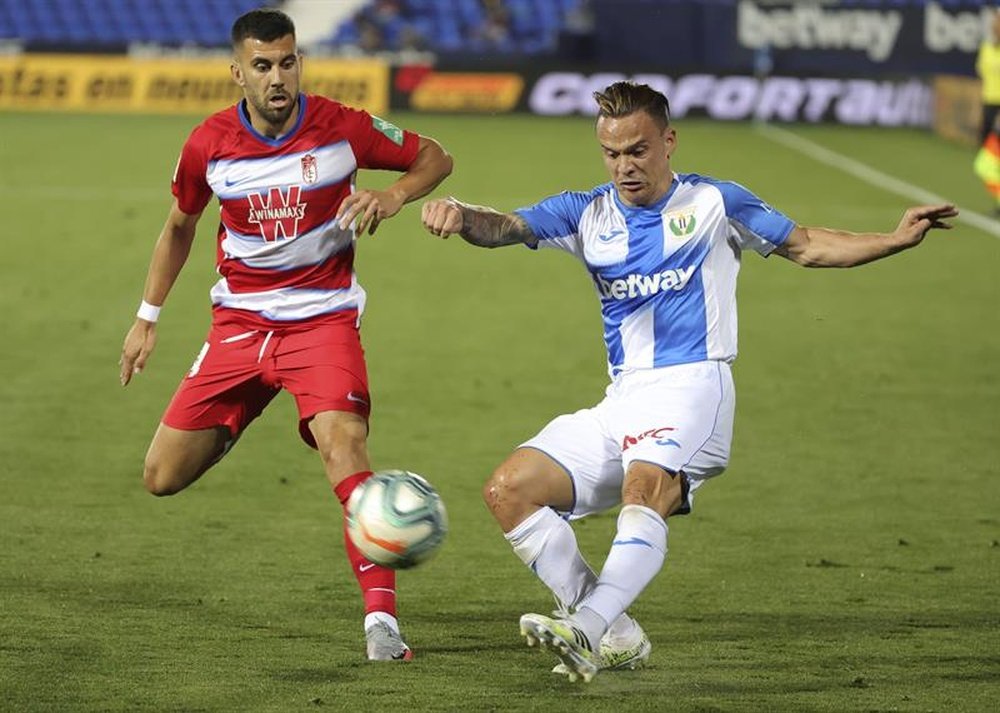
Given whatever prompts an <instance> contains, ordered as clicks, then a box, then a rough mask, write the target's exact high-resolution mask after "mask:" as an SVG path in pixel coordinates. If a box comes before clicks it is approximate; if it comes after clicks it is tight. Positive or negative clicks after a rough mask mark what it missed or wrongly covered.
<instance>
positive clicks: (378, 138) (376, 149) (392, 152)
mask: <svg viewBox="0 0 1000 713" xmlns="http://www.w3.org/2000/svg"><path fill="white" fill-rule="evenodd" d="M345 109H346V108H345ZM346 112H347V113H346V115H345V117H346V127H345V128H346V133H347V138H348V140H349V141H350V142H351V148H352V149H353V150H354V155H355V157H356V159H357V161H358V168H374V169H384V170H389V171H405V170H407V169H408V168H409V167H410V166H411V165H412V164H413V162H414V161H415V160H416V159H417V151H418V150H419V148H420V136H419V135H417V134H415V133H413V132H412V131H406V130H404V129H400V128H399V127H398V126H396V125H395V124H392V123H390V122H388V121H386V120H385V119H380V118H379V117H377V116H372V115H371V114H369V113H368V112H366V111H362V110H360V109H346Z"/></svg>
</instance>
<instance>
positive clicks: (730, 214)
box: [715, 181, 795, 255]
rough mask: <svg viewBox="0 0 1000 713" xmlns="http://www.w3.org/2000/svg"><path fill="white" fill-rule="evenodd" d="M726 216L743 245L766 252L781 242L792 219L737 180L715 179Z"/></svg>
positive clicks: (791, 227) (791, 225)
mask: <svg viewBox="0 0 1000 713" xmlns="http://www.w3.org/2000/svg"><path fill="white" fill-rule="evenodd" d="M715 185H716V187H717V188H718V189H719V191H720V192H721V193H722V202H723V204H724V206H725V210H726V217H727V218H728V219H729V222H730V223H731V224H732V225H733V227H734V228H735V229H736V232H737V233H738V234H739V237H740V239H741V244H742V246H743V247H745V248H751V249H753V250H756V251H757V252H759V253H761V254H762V255H767V254H768V253H770V252H771V251H772V250H774V248H776V247H778V246H779V245H784V243H785V241H786V240H787V239H788V236H789V235H790V234H791V232H792V230H793V229H794V228H795V221H794V220H792V219H791V218H789V217H788V216H786V215H785V214H784V213H780V212H779V211H777V210H775V209H774V208H772V207H771V206H770V205H768V204H767V203H765V202H764V201H763V200H761V199H760V198H758V197H757V196H755V195H754V194H753V193H751V192H750V191H748V190H747V189H746V188H744V187H743V186H741V185H740V184H738V183H733V182H731V181H719V182H717V183H716V184H715Z"/></svg>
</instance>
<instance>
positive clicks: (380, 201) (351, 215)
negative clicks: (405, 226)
mask: <svg viewBox="0 0 1000 713" xmlns="http://www.w3.org/2000/svg"><path fill="white" fill-rule="evenodd" d="M402 207H403V199H402V197H400V196H399V195H398V194H396V193H393V192H392V191H373V190H370V189H366V190H361V191H357V192H356V193H352V194H351V195H349V196H347V198H345V199H344V200H343V202H342V203H341V204H340V208H338V209H337V220H338V221H340V229H341V230H349V229H350V227H351V224H352V223H354V221H355V220H357V225H356V226H355V231H356V233H357V234H358V235H361V234H362V233H364V231H365V229H366V228H367V229H368V234H369V235H374V234H375V230H376V229H377V228H378V225H379V223H381V222H382V221H383V220H385V219H386V218H391V217H392V216H394V215H396V213H398V212H399V209H400V208H402Z"/></svg>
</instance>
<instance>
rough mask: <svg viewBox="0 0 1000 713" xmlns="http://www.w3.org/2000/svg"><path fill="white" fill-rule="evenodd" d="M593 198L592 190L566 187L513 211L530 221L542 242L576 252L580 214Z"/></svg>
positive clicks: (539, 240) (532, 228)
mask: <svg viewBox="0 0 1000 713" xmlns="http://www.w3.org/2000/svg"><path fill="white" fill-rule="evenodd" d="M592 200H593V195H591V194H590V193H576V192H570V191H563V192H562V193H560V194H558V195H555V196H549V197H548V198H545V199H543V200H541V201H539V202H538V203H535V204H534V205H532V206H528V207H526V208H518V209H517V210H515V211H514V213H516V214H517V215H519V216H521V217H522V218H524V220H525V222H527V223H528V227H529V228H531V232H533V233H534V234H535V237H536V238H538V242H539V245H545V246H546V247H558V248H562V249H563V250H567V251H569V252H574V253H575V252H577V251H578V248H579V240H578V231H579V227H580V216H581V215H583V211H584V210H585V209H586V207H587V206H588V205H590V203H591V201H592Z"/></svg>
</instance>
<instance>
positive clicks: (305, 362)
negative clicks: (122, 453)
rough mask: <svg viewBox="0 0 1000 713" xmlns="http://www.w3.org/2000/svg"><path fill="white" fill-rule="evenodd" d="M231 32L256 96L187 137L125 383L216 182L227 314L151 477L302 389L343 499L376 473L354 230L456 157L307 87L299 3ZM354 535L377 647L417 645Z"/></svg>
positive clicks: (160, 446)
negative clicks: (358, 181)
mask: <svg viewBox="0 0 1000 713" xmlns="http://www.w3.org/2000/svg"><path fill="white" fill-rule="evenodd" d="M232 42H233V51H234V59H233V63H232V76H233V80H234V81H235V82H236V83H237V84H238V85H239V86H240V87H242V89H243V94H244V99H243V100H242V101H240V102H239V103H238V104H237V105H235V106H232V107H230V108H228V109H225V110H223V111H221V112H218V113H217V114H214V115H212V116H210V117H209V118H208V119H206V120H205V121H204V122H203V123H202V124H201V125H199V126H198V127H197V128H195V130H194V131H193V132H192V133H191V136H190V137H189V138H188V140H187V142H186V143H185V144H184V148H183V150H182V151H181V156H180V159H179V161H178V163H177V169H176V171H175V173H174V177H173V182H172V190H173V194H174V198H175V200H174V203H173V205H172V206H171V209H170V212H169V215H168V216H167V221H166V224H165V225H164V227H163V230H162V232H161V233H160V236H159V239H158V240H157V242H156V246H155V248H154V250H153V258H152V261H151V264H150V266H149V271H148V274H147V277H146V285H145V289H144V291H143V299H142V303H141V305H140V308H139V311H138V313H137V317H136V321H135V323H134V324H133V326H132V328H131V329H130V330H129V332H128V334H127V335H126V337H125V343H124V345H123V347H122V357H121V383H122V385H123V386H124V385H127V384H128V383H129V381H130V380H131V378H132V376H133V375H134V374H138V373H139V372H140V371H141V370H142V368H143V367H144V366H145V364H146V361H147V359H148V358H149V355H150V353H151V352H152V350H153V347H154V346H155V343H156V320H157V317H158V316H159V310H160V306H161V305H163V303H164V301H165V300H166V298H167V294H168V293H169V291H170V289H171V287H172V286H173V284H174V281H175V280H176V278H177V275H178V273H179V272H180V270H181V268H182V267H183V265H184V263H185V262H186V260H187V256H188V253H189V251H190V248H191V244H192V241H193V240H194V236H195V227H196V225H197V223H198V220H199V218H200V217H201V215H202V213H203V211H204V210H205V208H206V206H207V205H208V203H209V201H210V200H211V198H212V196H213V195H215V196H216V197H217V198H218V200H219V205H220V217H221V220H220V222H219V229H218V250H217V268H218V272H219V274H220V276H221V278H220V279H219V281H218V282H217V283H216V284H215V286H214V287H213V288H212V291H211V297H212V325H211V329H210V331H209V334H208V338H207V340H206V342H205V345H204V346H203V347H202V349H201V352H200V353H199V355H198V357H197V358H196V359H195V362H194V364H193V365H192V367H191V369H190V371H189V372H188V374H187V375H186V376H185V378H184V379H183V380H182V382H181V384H180V386H179V387H178V389H177V392H176V393H175V394H174V397H173V399H172V401H171V402H170V405H169V406H168V407H167V410H166V413H165V414H164V416H163V419H162V422H161V423H160V425H159V428H158V429H157V431H156V434H155V435H154V436H153V441H152V443H151V444H150V446H149V451H148V453H147V454H146V462H145V471H144V480H145V484H146V487H147V488H148V489H149V491H150V492H151V493H153V494H155V495H172V494H174V493H177V492H179V491H181V490H183V489H184V488H186V487H187V486H189V485H191V484H192V483H193V482H194V481H195V480H197V479H198V478H199V477H200V476H201V475H202V474H203V473H204V472H205V471H206V470H208V468H210V467H211V466H212V465H213V464H214V463H216V462H217V461H218V460H219V459H220V458H222V456H223V455H225V453H226V452H227V451H228V449H229V448H230V447H231V446H232V444H233V443H235V441H236V440H237V439H238V438H239V437H240V435H241V434H242V433H243V430H244V429H245V428H246V427H247V425H249V423H250V422H251V421H252V420H253V419H254V418H256V417H257V416H258V415H259V414H260V413H261V411H262V410H263V409H264V407H265V406H266V405H267V404H268V402H270V400H271V399H272V398H274V396H275V395H276V394H277V393H278V392H279V391H280V390H281V389H287V390H288V391H289V392H290V393H291V394H292V395H293V396H294V397H295V400H296V403H297V405H298V410H299V431H300V433H301V435H302V438H303V439H304V440H305V441H306V442H307V443H308V444H309V445H311V446H313V447H314V448H316V449H317V450H318V451H319V454H320V456H321V457H322V461H323V465H324V468H325V471H326V476H327V478H328V479H329V481H330V484H331V486H332V487H333V490H334V492H335V493H336V495H337V497H338V498H339V499H340V501H341V503H342V504H343V503H346V502H347V500H348V498H349V497H350V494H351V492H352V490H353V489H354V488H356V487H357V486H359V485H360V484H361V483H363V482H364V481H365V479H366V478H367V477H368V476H370V475H371V467H370V463H369V459H368V452H367V435H368V416H369V413H370V408H371V397H370V395H369V391H368V378H367V372H366V368H365V361H364V353H363V351H362V348H361V342H360V338H359V335H358V326H359V321H360V318H361V314H362V312H363V310H364V304H365V292H364V290H363V289H362V288H361V286H360V285H359V284H358V281H357V278H356V276H355V274H354V268H353V263H354V245H355V240H356V238H357V236H359V235H361V234H363V233H364V232H365V231H366V230H367V232H368V233H369V234H370V233H374V232H375V230H376V228H377V227H378V225H379V223H380V222H381V221H383V220H385V219H387V218H391V217H392V216H394V215H396V214H397V213H398V212H399V210H400V208H402V206H403V205H404V204H405V203H408V202H410V201H412V200H415V199H417V198H419V197H421V196H424V195H426V194H427V193H429V192H430V191H431V190H433V189H434V187H435V186H437V185H438V184H439V183H440V182H441V181H442V180H444V178H445V177H446V176H447V175H448V174H449V173H450V172H451V168H452V160H451V157H450V156H449V155H448V154H447V153H446V152H445V151H444V150H443V149H442V148H441V146H440V145H439V144H438V143H437V142H436V141H434V140H433V139H430V138H427V137H424V136H420V135H418V134H415V133H411V132H409V131H404V130H401V129H399V128H397V127H395V126H393V125H392V124H390V123H388V122H386V121H383V120H382V119H379V118H378V117H374V116H372V115H370V114H368V113H367V112H364V111H359V110H356V109H352V108H350V107H347V106H344V105H342V104H339V103H337V102H335V101H332V100H330V99H327V98H325V97H321V96H313V95H306V94H302V93H300V92H299V82H300V77H301V72H302V56H301V55H300V54H299V52H298V49H297V46H296V41H295V28H294V25H293V24H292V21H291V19H290V18H289V17H288V16H287V15H285V14H284V13H282V12H280V11H278V10H273V9H260V10H253V11H251V12H248V13H246V14H245V15H243V16H241V17H240V18H238V19H237V20H236V22H235V23H234V25H233V31H232ZM358 169H388V170H393V171H398V172H401V175H400V177H399V178H398V180H397V181H395V182H394V183H393V184H392V185H391V186H389V187H388V188H386V189H385V190H381V191H378V190H358V189H356V187H355V177H356V175H357V171H358ZM345 543H346V548H347V554H348V559H349V560H350V562H351V566H352V569H353V571H354V574H355V576H356V577H357V579H358V582H359V584H360V585H361V589H362V593H363V597H364V603H365V632H366V637H367V644H368V657H369V658H370V659H374V660H391V659H403V660H405V659H409V658H410V657H411V656H412V652H411V651H410V649H409V647H408V646H407V645H406V644H405V643H404V641H403V639H402V637H401V635H400V633H399V627H398V624H397V621H396V616H395V615H396V593H395V573H394V572H393V571H392V570H389V569H386V568H384V567H380V566H377V565H375V564H373V563H371V562H368V561H366V560H365V559H364V557H362V556H361V554H360V553H359V552H358V551H357V550H356V548H354V546H353V545H352V544H351V542H350V540H349V539H348V538H347V537H346V536H345Z"/></svg>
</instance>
